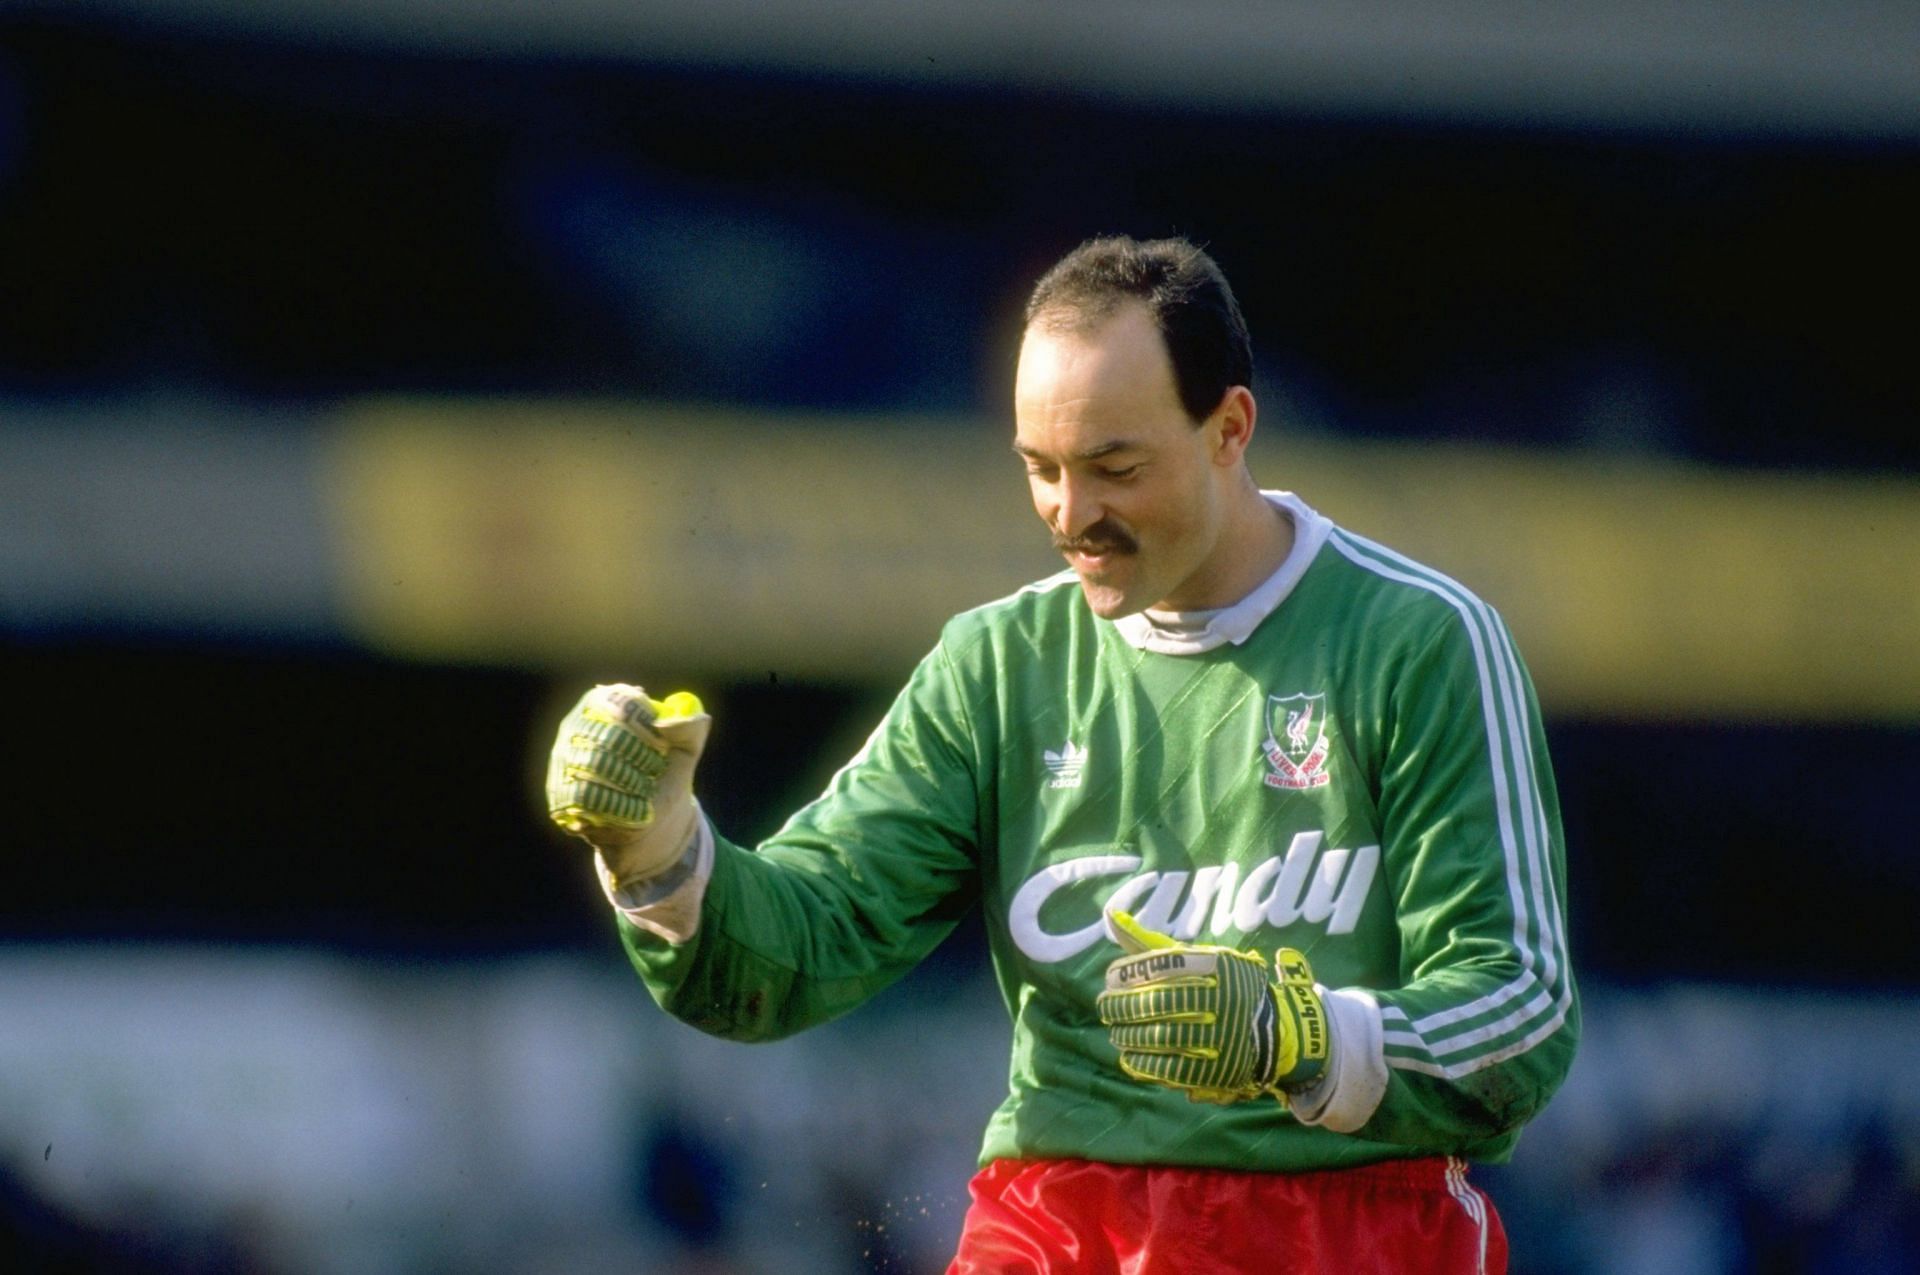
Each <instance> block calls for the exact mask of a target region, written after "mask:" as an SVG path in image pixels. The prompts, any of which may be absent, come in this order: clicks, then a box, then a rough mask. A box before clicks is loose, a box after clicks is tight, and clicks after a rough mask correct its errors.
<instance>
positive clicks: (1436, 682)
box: [620, 497, 1579, 1171]
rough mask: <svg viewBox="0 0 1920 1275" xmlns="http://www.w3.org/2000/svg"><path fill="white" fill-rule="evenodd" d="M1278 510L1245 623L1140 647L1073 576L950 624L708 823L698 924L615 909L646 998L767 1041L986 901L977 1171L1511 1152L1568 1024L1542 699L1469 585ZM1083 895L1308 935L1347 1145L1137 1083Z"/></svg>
mask: <svg viewBox="0 0 1920 1275" xmlns="http://www.w3.org/2000/svg"><path fill="white" fill-rule="evenodd" d="M1286 499H1287V500H1293V498H1291V497H1288V498H1286ZM1290 507H1291V508H1292V509H1293V510H1294V517H1295V519H1296V523H1297V524H1299V523H1300V522H1301V520H1303V519H1305V520H1312V524H1313V525H1314V526H1315V527H1316V528H1318V529H1320V530H1321V531H1323V532H1324V534H1323V535H1320V536H1316V537H1304V538H1303V540H1304V542H1305V543H1306V545H1307V546H1308V547H1307V548H1306V549H1301V550H1297V552H1299V553H1300V554H1302V555H1303V558H1304V559H1305V560H1306V561H1305V566H1304V570H1303V571H1302V572H1301V573H1300V574H1299V575H1298V578H1297V580H1295V582H1294V583H1293V586H1292V588H1291V591H1290V592H1288V593H1287V594H1286V596H1285V597H1284V599H1283V600H1282V601H1281V602H1280V603H1279V605H1278V606H1277V607H1276V608H1275V609H1274V610H1273V611H1272V612H1271V613H1270V614H1268V615H1267V616H1266V617H1265V618H1264V619H1263V620H1261V621H1260V622H1259V624H1258V625H1257V626H1255V627H1253V628H1252V630H1251V632H1250V633H1249V634H1247V635H1246V637H1245V640H1244V641H1240V642H1238V643H1233V642H1223V643H1220V644H1217V645H1214V646H1212V647H1211V648H1210V649H1202V650H1192V651H1188V652H1186V653H1177V654H1176V653H1167V652H1165V651H1161V650H1155V649H1148V648H1146V647H1143V646H1141V645H1136V644H1135V643H1134V642H1130V641H1129V640H1128V639H1127V636H1126V634H1125V633H1124V632H1123V631H1122V627H1121V626H1120V625H1116V624H1113V623H1109V622H1107V621H1104V620H1100V619H1099V618H1097V617H1096V616H1094V615H1093V614H1092V612H1091V611H1090V610H1089V609H1088V607H1087V605H1086V602H1085V599H1084V597H1083V596H1082V594H1081V591H1080V589H1079V588H1078V587H1077V585H1076V582H1075V580H1074V577H1073V576H1072V574H1071V573H1062V574H1061V575H1059V576H1056V577H1053V578H1051V579H1049V580H1044V581H1041V582H1039V583H1037V584H1035V585H1032V586H1029V587H1028V588H1026V589H1023V590H1021V591H1020V592H1019V593H1017V594H1014V595H1013V596H1012V597H1009V598H1005V599H1002V600H1000V601H998V602H994V603H990V604H988V605H986V606H983V607H980V608H977V609H975V610H972V611H968V612H966V613H963V614H962V615H959V616H956V617H955V618H954V619H953V620H951V621H949V622H948V624H947V625H946V627H945V629H944V630H943V632H942V634H941V638H940V641H939V643H938V644H937V645H936V646H935V647H934V649H933V650H932V651H931V652H930V653H929V654H928V655H927V656H926V658H925V659H923V660H922V661H921V662H920V664H919V666H918V667H917V668H916V669H915V671H914V673H913V675H912V676H911V678H910V679H909V680H908V682H907V685H906V686H905V688H904V689H903V690H902V691H901V692H900V694H899V696H898V697H897V698H896V699H895V701H894V703H893V705H892V707H891V708H890V709H889V710H888V712H887V715H886V717H885V718H884V719H883V720H882V722H881V723H880V725H879V727H878V728H877V729H876V730H875V731H874V733H873V735H872V736H871V737H870V738H869V739H868V740H867V742H866V744H865V746H864V747H862V749H861V750H860V751H859V753H858V754H856V755H855V757H854V758H853V759H852V760H851V761H850V762H848V763H847V765H846V766H844V767H843V768H842V769H841V770H840V771H839V773H838V774H836V775H835V776H834V777H833V779H832V780H831V782H830V783H829V784H828V786H827V789H826V791H825V792H824V793H823V794H822V795H821V796H820V797H819V798H818V799H816V800H815V801H814V802H813V803H811V804H810V805H808V806H807V807H806V808H805V809H803V810H801V811H800V812H799V813H798V814H796V815H795V816H794V817H793V818H792V819H790V820H788V821H787V823H786V825H785V826H784V827H783V828H781V830H780V831H779V832H778V833H776V834H775V835H774V836H773V837H771V838H769V839H768V840H767V841H765V842H763V843H762V844H761V845H760V846H758V847H756V848H754V849H751V850H749V849H746V848H743V847H741V846H738V845H735V844H733V843H731V842H728V841H727V840H726V839H725V838H724V837H721V836H718V835H716V837H715V847H714V849H715V853H714V859H713V871H712V876H711V878H710V879H709V880H708V882H707V886H706V894H705V898H704V901H703V904H702V912H701V917H702V920H701V926H700V929H699V931H698V932H697V933H696V934H695V935H694V936H693V937H692V938H691V939H690V940H689V941H688V942H686V943H684V944H679V945H673V944H669V943H667V942H666V941H665V940H663V939H660V938H658V937H657V936H655V935H653V934H651V933H649V932H647V931H646V930H644V929H641V928H639V927H637V926H635V925H633V924H631V923H630V922H627V921H624V920H623V921H622V922H621V923H620V925H621V935H622V938H623V941H624V942H625V944H626V946H627V950H628V953H629V955H630V956H631V958H632V960H633V963H634V965H635V968H636V969H637V970H638V971H639V972H640V975H641V977H642V978H643V979H644V980H645V981H646V983H647V985H648V987H649V990H650V991H651V992H652V993H653V995H654V997H655V998H656V999H657V1000H659V1001H660V1003H661V1004H662V1005H663V1006H665V1007H666V1008H667V1009H668V1010H669V1011H670V1012H672V1013H674V1014H676V1015H678V1016H679V1017H681V1018H683V1019H685V1020H686V1021H688V1022H690V1023H692V1024H694V1025H695V1026H697V1027H700V1028H701V1029H702V1030H706V1031H710V1032H713V1033H716V1034H720V1035H724V1036H728V1037H732V1038H736V1039H746V1040H765V1039H771V1038H775V1037H778V1036H782V1035H785V1034H787V1033H789V1032H793V1031H797V1030H799V1029H801V1028H804V1027H806V1026H809V1025H810V1024H813V1023H817V1022H820V1021H823V1020H825V1019H828V1018H831V1017H833V1016H835V1015H837V1014H839V1013H842V1012H844V1011H846V1010H848V1009H851V1008H852V1007H853V1006H855V1005H857V1004H859V1003H861V1002H862V1001H864V1000H865V999H867V998H868V997H870V996H872V995H873V994H874V993H876V992H878V991H879V990H880V989H882V988H884V987H886V986H887V985H888V984H890V983H891V982H893V981H894V980H895V979H897V978H898V977H899V976H900V975H901V974H903V973H905V972H906V971H907V970H908V969H910V968H911V967H912V966H913V965H914V964H915V963H916V962H917V961H919V960H920V959H921V958H922V957H923V956H925V955H926V953H927V952H929V951H930V950H931V949H932V948H933V947H934V946H935V945H936V944H938V943H939V942H940V941H941V939H943V938H944V937H945V936H946V935H947V934H948V933H949V932H950V931H951V930H952V928H953V926H954V925H955V924H956V923H957V922H958V920H959V919H960V918H961V916H963V915H964V914H965V913H966V912H967V911H968V910H969V909H970V908H972V907H975V906H978V907H979V908H980V909H981V912H982V915H983V916H984V919H985V922H986V930H987V935H988V940H989V943H990V945H991V948H992V952H993V958H994V969H995V976H996V978H997V980H998V983H999V987H1000V991H1001V994H1002V996H1003V998H1004V999H1005V1002H1006V1005H1007V1009H1008V1013H1009V1015H1010V1017H1011V1018H1012V1022H1013V1050H1012V1064H1011V1067H1010V1069H1009V1075H1008V1093H1007V1097H1006V1099H1005V1101H1004V1102H1003V1103H1002V1104H1001V1106H1000V1108H999V1110H998V1111H996V1112H995V1113H994V1114H993V1116H992V1117H991V1119H990V1120H989V1122H988V1126H987V1132H986V1138H985V1141H984V1145H983V1148H982V1159H983V1160H991V1159H995V1158H1001V1157H1029V1158H1044V1157H1078V1158H1085V1159H1092V1160H1103V1161H1109V1162H1114V1163H1161V1164H1183V1165H1192V1166H1198V1167H1218V1168H1231V1169H1268V1170H1280V1171H1293V1170H1305V1169H1318V1168H1333V1167H1340V1166H1346V1165H1357V1164H1363V1163H1369V1162H1374V1161H1380V1160H1387V1159H1395V1158H1403V1157H1407V1156H1413V1155H1428V1154H1434V1153H1445V1154H1454V1155H1460V1156H1464V1157H1468V1158H1473V1159H1480V1160H1501V1159H1504V1158H1506V1157H1507V1155H1508V1154H1510V1152H1511V1149H1512V1146H1513V1143H1514V1141H1515V1139H1516V1138H1517V1137H1518V1132H1519V1128H1520V1126H1521V1125H1522V1124H1523V1123H1524V1122H1525V1121H1526V1120H1527V1119H1528V1118H1530V1117H1531V1116H1532V1115H1533V1114H1534V1113H1535V1112H1536V1111H1537V1110H1539V1108H1540V1107H1541V1106H1542V1105H1543V1104H1544V1103H1545V1102H1546V1100H1547V1099H1548V1097H1549V1096H1550V1095H1551V1094H1552V1093H1553V1091H1554V1090H1555V1088H1557V1086H1558V1085H1559V1084H1560V1082H1561V1080H1562V1079H1563V1078H1564V1077H1565V1074H1566V1071H1567V1068H1568V1066H1569V1064H1570V1062H1571V1059H1572V1055H1573V1050H1574V1045H1575V1041H1576V1039H1577V1035H1578V1030H1579V1005H1578V1000H1577V997H1576V995H1575V991H1574V985H1573V981H1572V974H1571V970H1570V968H1569V966H1568V961H1567V950H1566V935H1565V927H1564V921H1563V916H1564V909H1565V899H1564V892H1563V887H1562V879H1563V853H1564V852H1563V847H1562V843H1561V834H1560V818H1559V809H1558V802H1557V798H1556V795H1555V791H1554V787H1553V780H1552V774H1551V771H1550V769H1549V766H1548V761H1547V753H1546V743H1545V738H1544V735H1543V734H1542V731H1541V728H1540V724H1539V713H1538V709H1537V706H1536V704H1535V701H1534V696H1533V691H1532V686H1531V683H1530V681H1529V679H1528V676H1527V673H1526V670H1525V667H1524V666H1523V665H1522V663H1521V662H1520V659H1519V656H1518V654H1517V653H1516V652H1515V650H1514V648H1513V644H1512V641H1511V639H1510V638H1509V636H1508V634H1507V632H1506V629H1505V627H1504V626H1503V625H1502V623H1501V621H1500V619H1499V617H1498V616H1497V615H1496V614H1495V613H1494V612H1493V610H1492V609H1491V608H1489V607H1487V606H1486V605H1485V604H1484V603H1482V602H1481V601H1480V600H1479V599H1477V598H1476V597H1474V596H1473V595H1472V594H1471V593H1469V592H1468V591H1467V590H1465V589H1464V588H1462V587H1461V586H1459V585H1458V584H1456V583H1454V582H1453V581H1451V580H1449V579H1447V578H1446V577H1445V576H1442V575H1439V574H1437V573H1436V572H1434V571H1431V570H1429V569H1428V568H1426V567H1423V566H1420V565H1419V564H1417V563H1414V562H1412V561H1410V560H1408V559H1406V558H1404V557H1402V556H1401V555H1399V554H1396V553H1394V552H1392V551H1391V550H1388V549H1385V548H1383V547H1381V546H1379V545H1376V544H1373V543H1371V542H1369V541H1367V540H1364V539H1362V538H1360V537H1358V536H1354V535H1351V534H1349V533H1347V532H1345V531H1343V530H1341V529H1338V528H1330V526H1329V524H1327V523H1326V522H1325V520H1324V519H1321V518H1320V517H1319V515H1317V514H1314V513H1313V511H1312V510H1310V509H1307V508H1306V507H1305V506H1304V505H1301V504H1299V503H1298V502H1297V501H1293V504H1292V505H1291V506H1290ZM1292 565H1294V564H1293V563H1291V562H1290V564H1289V566H1292ZM1107 908H1124V909H1126V910H1127V911H1129V912H1131V913H1133V914H1134V916H1135V917H1136V918H1137V919H1138V920H1139V922H1140V923H1141V924H1142V925H1144V926H1146V927H1148V928H1149V929H1153V930H1157V931H1160V932H1162V933H1166V934H1170V935H1172V936H1173V937H1175V938H1178V939H1182V940H1193V941H1198V942H1206V943H1223V944H1228V945H1231V946H1233V947H1236V948H1242V949H1255V950H1258V951H1260V952H1262V953H1265V954H1270V953H1271V952H1272V951H1273V950H1274V949H1275V948H1278V947H1282V946H1286V947H1292V948H1298V949H1299V950H1301V951H1302V952H1303V953H1305V955H1306V956H1307V958H1308V959H1309V960H1310V961H1311V963H1312V965H1313V969H1314V972H1315V974H1316V975H1317V977H1318V978H1319V979H1320V980H1321V982H1322V983H1323V984H1324V985H1326V986H1327V987H1329V988H1334V989H1340V988H1356V989H1363V990H1364V991H1365V992H1366V993H1367V994H1368V995H1370V996H1371V997H1372V998H1373V999H1374V1000H1375V1001H1376V1002H1377V1004H1378V1005H1379V1007H1380V1014H1381V1027H1382V1042H1383V1047H1384V1058H1383V1060H1382V1061H1384V1063H1385V1064H1386V1065H1385V1067H1384V1073H1385V1075H1386V1077H1387V1079H1386V1089H1385V1093H1384V1095H1383V1096H1382V1098H1381V1101H1380V1103H1379V1106H1378V1107H1377V1108H1376V1109H1375V1110H1374V1112H1373V1114H1372V1116H1371V1117H1370V1118H1369V1119H1367V1121H1366V1123H1365V1124H1364V1125H1363V1126H1362V1127H1361V1128H1360V1129H1358V1130H1357V1131H1356V1132H1354V1133H1351V1134H1348V1133H1335V1132H1333V1131H1331V1130H1328V1129H1325V1128H1320V1127H1317V1126H1313V1125H1309V1124H1305V1123H1303V1122H1301V1121H1299V1120H1296V1119H1295V1118H1294V1117H1293V1116H1292V1115H1290V1114H1289V1113H1288V1112H1287V1111H1286V1110H1285V1109H1284V1108H1283V1107H1281V1105H1280V1104H1278V1103H1275V1102H1243V1103H1238V1104H1235V1105H1233V1106H1229V1107H1216V1106H1209V1105H1206V1104H1195V1103H1191V1102H1189V1101H1187V1099H1186V1098H1185V1097H1184V1096H1183V1095H1182V1094H1180V1093H1178V1092H1176V1091H1173V1090H1170V1089H1166V1088H1162V1087H1160V1086H1154V1085H1145V1084H1141V1083H1139V1082H1137V1081H1135V1080H1132V1079H1130V1078H1128V1077H1127V1076H1126V1075H1125V1074H1124V1073H1122V1072H1121V1070H1120V1068H1119V1066H1118V1064H1117V1056H1116V1054H1115V1052H1114V1049H1113V1047H1112V1045H1111V1043H1110V1041H1109V1040H1108V1037H1107V1033H1106V1030H1105V1029H1104V1028H1103V1027H1102V1026H1101V1024H1100V1021H1099V1017H1098V1015H1097V1013H1096V1010H1095V1005H1094V1000H1095V997H1096V996H1097V995H1098V993H1099V992H1100V990H1101V988H1102V987H1103V986H1104V976H1105V970H1106V966H1107V965H1108V963H1109V962H1111V961H1112V960H1113V959H1114V958H1115V957H1116V956H1118V955H1120V951H1119V949H1118V948H1117V947H1116V946H1115V945H1114V944H1113V943H1112V942H1111V941H1110V940H1109V939H1108V937H1107V935H1106V932H1105V929H1104V926H1103V924H1102V920H1101V917H1102V912H1103V909H1107Z"/></svg>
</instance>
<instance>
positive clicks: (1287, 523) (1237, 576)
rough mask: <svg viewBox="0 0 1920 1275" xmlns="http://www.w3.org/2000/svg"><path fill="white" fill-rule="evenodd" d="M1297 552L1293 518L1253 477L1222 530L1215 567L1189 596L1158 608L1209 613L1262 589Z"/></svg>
mask: <svg viewBox="0 0 1920 1275" xmlns="http://www.w3.org/2000/svg"><path fill="white" fill-rule="evenodd" d="M1292 552H1293V519H1291V518H1289V517H1288V516H1287V515H1286V514H1284V513H1282V512H1281V511H1280V510H1279V509H1277V508H1275V507H1274V506H1273V505H1271V504H1269V503H1268V501H1267V498H1266V497H1265V496H1262V495H1261V494H1260V489H1259V488H1258V487H1256V486H1255V485H1254V482H1253V478H1252V476H1251V475H1246V476H1245V484H1244V486H1243V487H1242V488H1241V489H1240V490H1239V491H1238V492H1237V493H1236V495H1235V498H1234V500H1233V503H1232V506H1231V507H1230V509H1229V510H1228V513H1227V517H1226V520H1225V522H1224V523H1223V524H1222V525H1221V528H1220V539H1219V542H1218V544H1217V546H1216V548H1215V550H1214V554H1213V569H1212V570H1210V571H1208V572H1206V578H1205V580H1204V582H1202V581H1198V580H1196V581H1194V583H1195V584H1198V585H1199V587H1198V588H1194V589H1190V590H1182V593H1183V594H1185V595H1186V596H1183V597H1179V598H1177V599H1176V598H1169V599H1167V601H1165V602H1162V603H1160V604H1159V606H1158V608H1157V609H1162V610H1172V611H1205V610H1211V609H1213V608H1215V607H1227V606H1232V605H1233V604H1234V603H1236V602H1238V601H1239V600H1240V599H1242V598H1244V597H1246V596H1247V595H1248V594H1249V593H1252V592H1253V591H1254V590H1255V589H1257V588H1259V587H1260V585H1261V583H1262V582H1263V581H1265V580H1266V578H1267V577H1268V576H1270V575H1272V574H1273V573H1274V572H1276V571H1278V570H1279V569H1280V564H1281V563H1283V562H1285V561H1286V560H1287V555H1288V554H1289V553H1292Z"/></svg>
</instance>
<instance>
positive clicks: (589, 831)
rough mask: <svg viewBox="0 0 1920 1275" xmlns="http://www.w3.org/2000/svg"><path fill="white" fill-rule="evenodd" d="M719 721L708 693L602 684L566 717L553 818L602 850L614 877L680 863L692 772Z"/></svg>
mask: <svg viewBox="0 0 1920 1275" xmlns="http://www.w3.org/2000/svg"><path fill="white" fill-rule="evenodd" d="M712 724H713V719H712V718H710V717H708V716H707V714H706V710H705V709H703V708H702V707H701V704H700V701H699V699H697V698H696V697H695V696H693V695H692V694H690V693H688V692H686V691H677V692H675V693H674V694H672V695H669V696H667V698H666V699H665V700H655V699H650V698H649V697H648V696H647V693H646V692H645V691H643V690H641V689H640V688H639V687H637V686H627V685H623V684H618V683H616V684H614V685H609V686H596V687H594V688H593V689H592V690H590V691H588V692H587V693H586V694H585V695H583V696H581V697H580V702H579V703H578V704H575V705H574V706H573V711H572V712H570V713H568V714H567V715H566V717H565V718H564V719H562V720H561V722H560V730H559V732H558V733H557V734H556V735H555V737H554V741H553V752H552V753H551V754H550V755H549V756H548V759H547V814H548V817H550V818H551V819H552V820H553V822H554V823H556V824H558V825H559V826H560V827H561V828H564V829H565V830H566V831H568V832H571V833H574V834H575V835H577V836H580V837H583V838H585V839H586V840H587V841H588V842H589V843H590V844H591V845H592V846H593V848H594V849H595V850H597V851H599V853H600V858H601V861H602V863H603V865H604V868H605V871H606V872H607V874H608V875H609V876H610V877H611V878H612V879H613V881H614V882H615V883H619V884H624V883H626V882H628V881H632V880H636V879H639V878H643V877H648V876H652V875H654V874H655V873H658V872H660V871H663V870H664V869H666V868H668V867H671V866H672V865H673V864H674V863H675V862H676V861H677V860H678V859H679V858H680V856H681V855H682V854H683V853H685V851H686V848H687V843H688V841H690V840H691V839H692V837H693V832H694V820H695V819H696V818H697V815H696V813H695V810H694V804H693V771H694V767H696V766H697V765H699V762H700V753H701V750H702V749H704V748H705V747H706V743H707V731H708V729H709V727H711V726H712Z"/></svg>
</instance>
